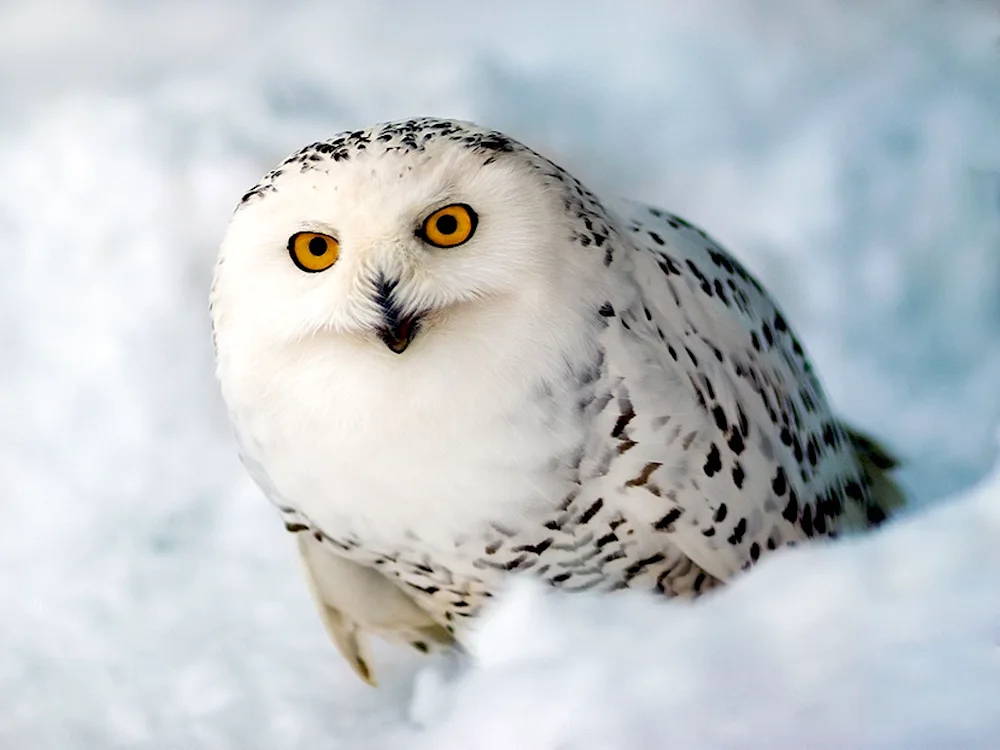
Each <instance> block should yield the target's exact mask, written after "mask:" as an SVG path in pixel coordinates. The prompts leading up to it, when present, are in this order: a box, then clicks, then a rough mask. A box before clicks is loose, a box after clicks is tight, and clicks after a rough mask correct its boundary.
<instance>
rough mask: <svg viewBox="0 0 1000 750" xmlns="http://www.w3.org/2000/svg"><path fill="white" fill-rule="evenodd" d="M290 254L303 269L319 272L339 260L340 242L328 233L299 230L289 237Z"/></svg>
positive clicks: (308, 271) (309, 271)
mask: <svg viewBox="0 0 1000 750" xmlns="http://www.w3.org/2000/svg"><path fill="white" fill-rule="evenodd" d="M288 254H289V255H291V256H292V260H293V261H294V262H295V265H297V266H298V267H299V268H301V269H302V270H303V271H306V272H307V273H319V272H320V271H325V270H326V269H328V268H329V267H330V266H332V265H333V264H334V263H336V262H337V256H338V255H340V243H339V242H337V240H335V239H333V237H331V236H330V235H328V234H317V233H316V232H299V233H298V234H293V235H292V236H291V237H289V238H288Z"/></svg>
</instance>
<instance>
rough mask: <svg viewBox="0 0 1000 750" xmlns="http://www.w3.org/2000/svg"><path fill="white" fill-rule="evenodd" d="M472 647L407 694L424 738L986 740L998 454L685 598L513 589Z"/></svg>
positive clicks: (999, 668) (992, 719) (996, 629)
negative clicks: (463, 658)
mask: <svg viewBox="0 0 1000 750" xmlns="http://www.w3.org/2000/svg"><path fill="white" fill-rule="evenodd" d="M472 654H473V662H474V667H473V668H471V669H470V670H468V671H467V672H465V673H464V674H462V675H461V676H459V677H458V678H457V679H455V680H453V681H451V682H444V683H442V681H440V680H438V681H437V684H435V682H433V681H432V682H430V683H429V684H428V685H426V686H424V690H423V691H422V692H421V693H418V695H417V699H418V704H417V705H418V706H419V707H420V708H421V712H422V714H423V715H421V716H419V717H418V718H420V719H421V720H422V721H423V722H424V723H425V731H424V732H423V733H422V734H421V735H420V738H421V741H422V743H423V744H420V745H418V746H419V747H422V748H429V749H430V748H433V750H478V749H482V750H491V749H492V748H498V749H499V748H504V749H505V750H506V749H508V748H519V749H520V750H557V749H561V748H573V749H574V750H645V749H646V748H649V750H653V749H654V748H668V747H676V748H686V750H698V749H701V750H709V749H711V750H742V749H746V750H756V749H758V748H764V747H766V748H797V749H801V748H820V747H822V748H839V749H842V750H848V749H850V750H862V749H868V748H871V749H872V750H874V749H875V748H878V749H879V750H890V749H893V748H897V749H898V750H919V749H920V748H927V749H928V750H930V749H931V748H934V749H935V750H940V748H949V749H950V750H958V749H959V748H981V749H982V750H989V749H995V748H996V747H997V742H998V738H1000V465H998V467H997V468H996V470H995V471H994V472H993V474H992V475H991V476H990V477H989V478H988V479H986V480H985V481H984V482H983V483H982V484H981V485H979V486H978V487H977V488H976V489H975V490H974V491H972V492H971V493H969V494H968V495H967V496H964V497H961V498H956V499H953V500H952V501H950V502H947V503H945V504H943V505H941V506H938V507H935V508H933V509H931V510H929V511H926V512H924V513H922V514H921V515H919V516H916V517H911V518H909V519H905V520H903V521H901V522H897V523H895V524H893V525H890V526H889V527H887V528H885V529H884V530H882V531H880V532H878V533H875V534H871V535H868V536H865V537H859V538H852V539H846V540H840V541H838V542H834V543H829V544H824V545H816V546H812V547H809V548H799V549H795V550H789V551H787V552H785V553H782V554H778V555H774V556H773V557H772V558H771V559H770V560H768V561H766V562H765V563H763V564H761V565H760V566H759V567H758V568H757V569H755V570H754V571H753V573H752V574H750V575H746V576H745V577H744V578H742V579H741V580H738V581H736V582H735V583H733V585H731V586H730V587H728V588H727V589H724V590H722V591H720V592H719V593H718V594H716V595H713V596H711V597H707V598H705V599H702V600H701V601H699V602H696V603H695V604H694V605H690V604H683V603H672V602H663V601H660V600H656V599H653V598H651V597H647V596H640V595H633V594H623V595H620V596H615V597H613V599H609V598H608V597H607V596H604V597H602V596H599V595H586V594H583V595H560V594H556V593H553V592H551V591H549V590H543V589H541V588H540V587H536V586H534V585H521V586H517V587H515V588H514V589H512V590H511V591H510V592H508V594H507V598H506V600H505V601H503V602H502V603H501V604H500V606H498V608H497V610H496V611H495V612H494V613H493V614H492V615H491V616H489V617H487V618H486V619H485V620H484V621H483V623H482V625H481V628H480V629H479V630H478V632H477V633H476V635H475V637H474V640H473V643H472ZM411 746H412V745H411Z"/></svg>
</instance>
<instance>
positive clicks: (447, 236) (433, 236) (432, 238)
mask: <svg viewBox="0 0 1000 750" xmlns="http://www.w3.org/2000/svg"><path fill="white" fill-rule="evenodd" d="M477 223H479V217H478V216H476V212H475V211H473V210H472V207H471V206H467V205H465V204H464V203H455V204H453V205H451V206H445V207H444V208H439V209H438V210H437V211H435V212H434V213H432V214H431V215H430V216H428V217H427V219H426V221H424V225H423V226H422V227H421V228H420V232H419V235H420V237H421V238H422V239H423V240H424V241H426V242H428V243H430V244H431V245H434V246H435V247H456V246H457V245H461V244H462V243H463V242H466V241H467V240H468V239H469V238H470V237H471V236H472V235H473V233H474V232H475V231H476V224H477Z"/></svg>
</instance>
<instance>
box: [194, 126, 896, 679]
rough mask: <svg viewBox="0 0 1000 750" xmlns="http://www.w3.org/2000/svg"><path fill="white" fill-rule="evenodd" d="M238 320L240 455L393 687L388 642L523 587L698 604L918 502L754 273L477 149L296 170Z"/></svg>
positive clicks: (409, 637)
mask: <svg viewBox="0 0 1000 750" xmlns="http://www.w3.org/2000/svg"><path fill="white" fill-rule="evenodd" d="M211 301H212V305H211V307H212V322H213V332H214V336H215V343H216V352H217V361H218V376H219V380H220V383H221V386H222V392H223V396H224V398H225V400H226V403H227V404H228V406H229V410H230V414H231V418H232V421H233V424H234V427H235V431H236V435H237V439H238V442H239V446H240V453H241V456H242V458H243V460H244V463H245V464H246V466H247V468H248V470H249V472H250V474H251V475H252V477H253V478H254V480H255V481H256V482H257V483H258V484H259V485H260V486H261V488H262V489H263V490H264V492H265V494H266V495H267V496H268V498H269V499H270V500H271V501H272V502H274V503H275V504H276V505H277V506H278V508H279V509H280V511H281V513H282V515H283V517H284V521H285V524H286V526H287V527H288V528H289V530H291V531H293V532H296V534H297V536H298V543H299V548H300V550H301V553H302V558H303V561H304V563H305V567H306V572H307V577H308V580H309V584H310V589H311V590H312V591H313V593H314V595H315V597H316V599H317V601H318V602H319V604H320V611H321V614H322V617H323V621H324V624H325V625H326V627H327V630H328V631H329V633H330V635H331V637H332V639H333V640H334V641H335V643H336V644H337V646H338V647H339V648H340V650H341V652H342V653H343V654H344V655H345V657H346V658H347V659H348V661H349V662H350V663H351V664H352V666H353V667H354V668H355V670H356V671H357V672H358V673H359V674H360V675H361V676H362V677H363V678H364V679H366V680H368V681H370V682H372V681H373V679H374V678H373V675H372V670H371V665H370V659H369V657H368V655H367V651H366V646H365V641H364V634H365V633H366V632H371V633H376V634H379V635H382V636H384V637H387V638H390V639H397V640H403V641H406V642H409V643H411V644H413V645H415V646H416V647H417V648H420V649H422V650H426V649H427V648H429V647H430V646H431V645H433V644H435V643H448V642H450V641H451V640H452V639H457V640H458V641H459V642H460V641H461V640H462V638H463V635H464V632H465V628H466V624H467V622H468V621H469V619H470V618H472V617H474V616H475V615H476V614H478V613H479V612H480V611H481V610H482V608H483V605H484V604H485V603H486V602H487V601H488V600H489V599H490V598H491V597H492V596H493V595H495V593H496V592H497V591H498V590H500V588H501V587H502V585H503V583H504V581H505V580H506V579H507V578H508V576H511V575H518V574H524V575H532V576H535V577H537V578H540V579H542V580H545V581H547V582H548V583H550V584H552V585H554V586H558V587H560V588H562V589H565V590H571V591H578V590H606V591H612V590H616V589H622V588H636V589H644V590H649V591H656V592H660V593H662V594H665V595H669V596H693V595H696V594H698V593H701V592H704V591H706V590H708V589H710V588H712V587H714V586H717V585H719V584H720V583H721V582H725V581H727V580H729V579H730V578H731V577H732V576H734V575H735V574H737V573H738V572H739V571H741V570H743V569H746V568H748V567H750V566H752V565H753V564H754V563H755V562H757V561H758V560H759V559H760V558H761V557H763V556H765V555H767V554H768V553H769V552H770V551H773V550H776V549H778V548H780V547H783V546H788V545H791V544H794V543H796V542H800V541H802V540H806V539H809V538H812V537H817V536H818V537H822V536H830V535H834V534H836V533H837V532H838V531H842V530H844V529H846V528H863V527H866V526H870V525H874V524H877V523H880V522H881V521H882V520H883V519H885V518H886V516H887V514H888V513H889V512H890V511H891V509H892V508H894V507H896V506H898V505H899V504H900V503H901V502H902V495H901V494H900V492H899V490H898V488H897V487H896V485H895V484H894V483H893V481H892V480H891V478H890V476H889V474H888V472H889V471H890V470H891V469H892V468H893V466H894V461H893V459H892V458H891V457H890V456H889V455H888V454H887V453H886V452H885V451H884V450H882V449H881V448H879V446H878V445H877V444H875V443H874V442H872V441H870V440H868V439H866V438H864V437H863V436H860V435H858V434H857V433H854V432H852V431H851V430H849V429H848V428H846V427H845V426H844V425H843V424H842V423H841V422H840V421H839V420H838V419H836V418H835V417H834V416H833V414H832V413H831V410H830V408H829V406H828V404H827V402H826V399H825V397H824V395H823V392H822V388H821V387H820V384H819V382H818V380H817V378H816V376H815V374H814V373H813V371H812V368H811V366H810V364H809V361H808V359H807V357H806V354H805V352H804V351H803V348H802V346H801V344H800V342H799V341H798V339H797V338H796V337H795V334H794V333H793V331H792V329H791V327H790V325H789V323H788V322H787V321H786V319H785V318H784V316H783V315H782V314H781V312H780V311H779V309H778V308H777V307H776V305H775V303H774V302H773V301H772V300H771V299H770V298H769V296H768V295H767V293H766V292H765V290H764V289H763V288H762V287H761V285H760V284H759V283H758V282H757V281H756V279H754V277H753V276H752V275H751V274H749V273H748V272H747V271H746V270H745V269H744V268H743V266H741V265H740V264H739V263H738V262H737V261H736V260H735V259H734V258H733V257H732V256H731V255H729V254H728V253H727V252H726V251H725V250H723V249H722V248H720V247H719V246H718V245H717V244H716V243H715V242H714V241H712V240H711V239H710V238H709V237H708V236H707V235H706V234H705V233H704V232H702V231H701V230H700V229H697V228H695V227H693V226H691V225H690V224H688V223H687V222H685V221H683V220H682V219H680V218H678V217H676V216H674V215H672V214H669V213H666V212H664V211H660V210H658V209H654V208H647V207H645V206H641V205H638V204H633V203H625V202H602V201H601V200H599V199H598V198H597V197H596V196H595V195H593V194H592V193H591V192H590V191H588V190H587V189H586V188H585V187H584V186H583V185H581V184H580V182H579V181H577V180H576V179H574V178H573V177H572V176H570V175H569V174H567V173H566V172H565V171H564V170H562V169H560V168H559V167H557V166H556V165H555V164H553V163H552V162H550V161H548V160H547V159H545V158H544V157H542V156H540V155H538V154H536V153H535V152H533V151H531V150H530V149H528V148H526V147H525V146H523V145H521V144H519V143H517V142H516V141H514V140H512V139H510V138H508V137H506V136H504V135H503V134H500V133H497V132H494V131H490V130H486V129H483V128H479V127H477V126H474V125H471V124H468V123H462V122H455V121H449V120H436V119H416V120H406V121H399V122H392V123H386V124H381V125H377V126H375V127H373V128H370V129H367V130H358V131H354V132H349V133H343V134H341V135H338V136H336V137H334V138H332V139H330V140H329V141H324V142H321V143H315V144H312V145H310V146H307V147H305V148H303V149H301V150H299V151H297V152H296V153H294V154H293V155H292V156H290V157H289V158H288V159H286V160H285V161H284V162H282V163H281V164H280V165H279V166H278V167H277V168H276V169H274V170H273V171H272V172H270V173H269V174H268V175H267V176H266V177H265V178H264V180H263V181H262V182H261V183H260V184H258V185H257V186H256V187H254V188H253V189H252V190H250V191H249V192H248V193H247V194H246V195H245V196H244V197H243V200H242V201H241V203H240V205H239V207H238V208H237V210H236V213H235V215H234V217H233V219H232V222H231V224H230V227H229V229H228V231H227V234H226V237H225V239H224V241H223V244H222V248H221V251H220V256H219V262H218V266H217V270H216V276H215V282H214V284H213V288H212V294H211Z"/></svg>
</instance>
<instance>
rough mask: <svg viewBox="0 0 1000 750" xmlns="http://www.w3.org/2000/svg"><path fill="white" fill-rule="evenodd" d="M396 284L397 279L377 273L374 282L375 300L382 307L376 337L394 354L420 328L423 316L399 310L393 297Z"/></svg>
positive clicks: (403, 348)
mask: <svg viewBox="0 0 1000 750" xmlns="http://www.w3.org/2000/svg"><path fill="white" fill-rule="evenodd" d="M398 285H399V281H398V280H397V279H387V278H386V277H385V276H382V275H379V277H378V279H377V280H376V282H375V301H376V302H377V303H378V306H379V307H380V308H381V309H382V325H381V326H380V327H379V329H378V337H379V338H380V339H382V343H383V344H385V345H386V346H387V347H389V348H390V349H391V350H392V351H394V352H395V353H396V354H402V353H403V352H404V351H406V347H408V346H409V345H410V342H411V341H413V339H414V337H416V335H417V331H419V330H420V320H421V318H422V317H423V316H422V315H420V314H419V313H415V314H413V315H404V314H403V313H402V312H400V310H399V308H398V307H397V306H396V302H395V299H394V298H393V293H394V292H395V291H396V287H397V286H398Z"/></svg>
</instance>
